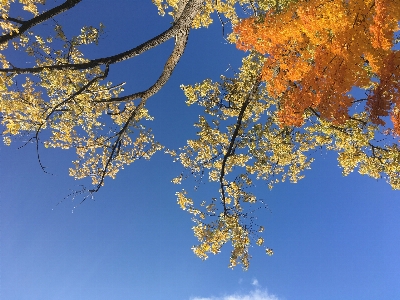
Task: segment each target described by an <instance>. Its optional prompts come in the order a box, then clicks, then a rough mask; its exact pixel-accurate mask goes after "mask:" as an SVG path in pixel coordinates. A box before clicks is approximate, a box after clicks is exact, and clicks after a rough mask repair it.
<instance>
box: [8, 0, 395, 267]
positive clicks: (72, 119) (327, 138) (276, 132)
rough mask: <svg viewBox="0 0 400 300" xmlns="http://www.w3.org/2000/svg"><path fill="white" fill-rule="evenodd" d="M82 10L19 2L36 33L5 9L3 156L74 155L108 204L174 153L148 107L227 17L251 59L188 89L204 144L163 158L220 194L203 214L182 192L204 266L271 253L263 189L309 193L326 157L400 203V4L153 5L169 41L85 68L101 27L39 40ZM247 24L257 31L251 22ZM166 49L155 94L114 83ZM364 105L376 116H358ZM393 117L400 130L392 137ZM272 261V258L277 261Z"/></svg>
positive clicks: (275, 0)
mask: <svg viewBox="0 0 400 300" xmlns="http://www.w3.org/2000/svg"><path fill="white" fill-rule="evenodd" d="M81 1H82V0H66V1H65V2H64V3H62V4H60V5H58V6H56V7H53V8H52V9H49V10H44V9H42V7H41V6H40V5H39V4H44V1H41V0H19V3H20V7H22V8H23V9H24V10H26V11H28V12H29V13H30V14H32V15H33V17H32V18H30V19H29V18H13V17H11V16H9V11H10V4H11V3H13V2H14V1H11V0H6V1H2V2H1V4H0V9H1V14H2V15H1V18H0V26H1V28H2V36H0V47H1V50H2V52H1V54H0V63H1V65H0V67H1V68H0V92H1V98H0V113H1V116H2V120H1V124H2V126H3V132H2V135H3V140H4V143H5V144H6V145H10V143H11V142H12V140H13V139H14V138H15V137H17V136H21V135H26V136H29V137H30V140H31V141H34V142H35V143H36V148H37V152H38V158H39V162H40V156H39V146H40V145H41V144H43V145H44V146H45V147H53V148H61V149H71V148H72V149H75V151H76V153H77V159H76V160H75V161H74V162H73V167H72V168H70V175H71V176H73V177H75V178H77V179H78V178H79V179H80V178H87V177H89V178H91V179H92V183H93V188H92V189H91V190H89V192H90V194H92V193H94V192H97V191H98V190H99V189H100V188H101V186H103V184H104V180H105V178H106V177H111V178H115V176H116V174H117V173H118V171H119V170H121V169H122V168H124V166H125V165H129V164H131V163H133V162H134V161H136V160H137V159H140V158H145V159H149V158H151V156H152V155H153V154H154V153H155V152H156V151H159V150H161V149H162V148H163V146H162V145H160V144H159V143H158V142H157V141H156V140H155V137H154V136H153V134H152V133H151V130H150V129H148V128H146V127H145V125H144V124H145V121H146V120H151V119H152V117H151V115H150V114H149V112H148V110H147V108H146V104H147V101H148V99H149V98H151V96H152V95H154V94H155V93H157V92H158V91H159V90H160V89H161V88H162V87H163V85H164V84H165V83H166V82H167V81H168V80H169V78H170V76H171V74H172V72H173V70H174V68H175V66H176V64H177V63H178V61H179V59H180V58H181V56H182V55H183V52H184V50H185V48H186V42H187V39H188V37H189V34H190V32H191V30H192V28H199V27H207V26H208V25H209V24H211V22H212V17H211V15H212V14H213V13H216V15H217V17H218V19H219V20H220V21H221V22H222V26H224V25H226V24H228V23H229V24H231V25H233V26H235V28H234V32H233V34H230V35H229V37H228V40H229V41H231V42H236V43H237V45H238V47H239V48H241V49H243V50H250V54H249V55H248V56H247V57H246V58H244V59H243V62H242V67H241V68H240V70H239V72H238V73H234V74H233V75H232V76H231V77H228V76H222V77H221V80H220V81H218V82H215V81H212V80H209V79H207V80H204V81H203V82H201V83H198V84H195V85H193V86H191V85H188V86H182V89H183V91H184V94H185V96H186V98H187V104H188V105H193V104H197V105H200V106H201V107H202V108H203V109H204V113H203V115H201V116H200V118H199V121H198V122H197V123H196V124H195V126H196V127H197V128H198V133H197V138H195V139H191V140H188V141H187V145H186V146H184V147H183V148H181V149H180V151H179V152H178V153H176V152H175V151H171V150H167V151H166V152H169V153H171V154H172V155H173V156H175V159H176V160H179V161H180V163H181V164H182V166H183V167H184V168H185V170H186V171H185V172H183V173H182V174H180V175H179V176H178V177H176V178H174V179H173V182H174V183H175V184H179V183H181V181H182V180H183V179H187V178H188V177H190V176H193V175H194V177H195V178H196V179H198V180H203V179H204V177H206V178H208V180H209V181H210V182H211V184H214V185H216V186H217V188H218V192H217V193H216V195H215V197H212V198H211V199H210V200H208V201H202V202H201V203H198V201H196V200H194V199H192V197H191V195H188V192H187V191H186V190H184V189H183V190H181V191H179V192H177V194H176V195H177V202H178V204H179V206H180V207H181V208H182V209H183V210H186V211H188V212H189V213H190V214H192V215H193V221H194V222H195V225H194V227H193V231H194V234H195V236H196V237H197V239H198V241H199V243H198V245H196V246H194V247H193V251H194V253H195V254H196V255H197V256H199V257H200V258H202V259H206V258H207V257H208V255H209V254H210V253H212V254H217V253H219V252H220V251H221V248H222V246H223V245H225V244H227V243H231V244H232V252H231V257H230V267H234V266H236V265H238V264H242V266H243V268H244V269H247V268H248V267H249V262H250V258H251V256H250V254H249V249H250V246H251V245H252V244H256V245H258V246H263V245H264V238H263V237H262V232H263V231H264V227H263V226H262V225H259V224H257V222H256V214H255V213H256V212H257V210H258V209H259V208H265V207H266V204H265V203H264V202H263V201H262V200H261V199H259V198H257V197H256V195H255V193H254V182H255V181H256V180H258V179H261V180H264V181H266V182H268V185H269V187H270V188H272V187H273V186H274V184H276V183H278V182H283V181H287V180H289V181H290V182H293V183H296V182H298V181H299V180H300V179H302V178H303V177H304V171H305V170H306V169H309V168H310V167H311V164H312V162H313V159H314V158H313V157H314V154H315V153H316V151H318V150H319V149H321V148H325V149H328V150H332V151H335V152H337V153H338V162H339V165H340V166H341V167H342V168H343V174H344V175H347V174H349V173H350V172H352V171H354V170H357V171H358V172H359V173H361V174H366V175H368V176H371V177H373V178H380V177H384V178H386V180H387V181H388V182H389V184H390V185H391V186H392V187H393V188H394V189H400V180H399V175H400V151H399V146H398V141H396V139H395V138H394V137H395V136H396V135H395V134H397V135H399V133H400V119H399V118H400V117H399V116H400V112H399V109H400V108H399V107H400V106H399V105H400V104H399V90H398V81H399V64H400V56H399V52H398V51H397V50H393V44H394V39H393V34H394V32H395V31H396V30H398V29H397V23H398V20H399V13H400V12H399V9H398V7H399V4H400V3H398V0H376V1H372V0H371V1H370V0H365V1H361V0H354V1H338V0H330V1H323V0H308V1H306V0H292V1H290V0H259V1H252V0H218V1H215V0H205V1H203V0H153V3H154V4H155V5H156V6H157V7H158V9H159V13H160V14H162V15H163V14H165V13H166V12H168V13H169V14H170V15H172V17H173V19H174V21H173V23H172V25H171V27H170V28H168V29H167V30H165V31H164V32H162V33H161V34H159V35H157V36H156V37H154V38H152V39H150V40H148V41H146V42H144V43H142V44H141V45H139V46H136V47H134V48H131V49H128V50H126V51H124V52H121V53H116V54H114V55H112V56H108V57H101V58H96V59H88V58H86V57H85V53H84V49H85V45H89V44H95V45H97V44H99V37H100V36H101V34H102V32H103V25H102V24H100V25H99V26H85V27H83V28H82V29H81V31H80V33H78V34H76V35H75V36H72V37H68V36H67V34H65V32H64V30H63V27H62V26H61V25H60V24H58V23H57V22H56V21H53V24H54V27H53V30H54V31H53V32H50V33H47V36H42V35H40V34H38V33H37V32H34V31H33V29H34V27H35V26H36V25H37V24H41V23H44V22H48V21H49V20H51V19H53V18H55V17H56V16H57V15H58V14H61V13H63V12H64V11H67V10H69V9H70V8H71V7H73V6H75V5H78V4H79V2H81ZM246 13H247V14H250V15H252V17H251V18H248V19H244V20H241V19H240V18H242V17H243V15H246ZM169 39H174V40H175V45H174V48H173V50H172V52H171V54H170V56H169V57H168V59H167V60H166V62H165V65H164V69H163V71H162V73H161V74H160V76H159V78H158V79H157V80H156V81H155V82H154V83H153V84H152V85H151V86H150V87H149V88H148V89H146V90H143V91H139V92H136V93H133V94H130V95H123V93H124V90H123V85H124V83H119V84H112V83H111V82H110V81H108V76H109V75H110V72H111V71H110V66H111V65H113V64H116V63H121V62H124V61H126V60H128V59H132V58H134V57H136V56H138V55H140V54H142V53H144V52H146V51H148V50H150V49H152V48H154V47H157V46H158V45H161V44H163V43H164V42H166V41H168V40H169ZM11 51H16V52H18V53H19V54H20V55H25V56H28V57H30V58H31V61H33V66H32V67H29V68H21V67H18V66H15V65H14V64H12V62H11V61H9V58H8V57H9V56H8V54H9V53H10V52H11ZM17 79H18V80H17ZM18 82H19V83H18ZM21 82H22V84H20V83H21ZM354 86H358V87H361V88H364V89H365V90H366V92H367V97H366V98H365V99H354V98H352V97H351V96H349V95H348V93H349V92H350V91H351V89H352V87H354ZM362 101H364V102H366V104H365V105H361V106H358V108H355V107H354V106H353V104H354V103H362ZM350 108H351V111H352V112H351V113H350V112H349V111H350ZM389 114H390V116H391V119H392V122H393V129H392V128H391V127H384V126H385V122H386V121H387V120H386V119H388V118H387V116H388V115H389ZM396 138H397V137H396ZM42 167H43V166H42ZM43 168H44V167H43ZM265 251H266V253H267V254H269V255H272V254H273V251H272V249H271V248H269V247H267V248H265Z"/></svg>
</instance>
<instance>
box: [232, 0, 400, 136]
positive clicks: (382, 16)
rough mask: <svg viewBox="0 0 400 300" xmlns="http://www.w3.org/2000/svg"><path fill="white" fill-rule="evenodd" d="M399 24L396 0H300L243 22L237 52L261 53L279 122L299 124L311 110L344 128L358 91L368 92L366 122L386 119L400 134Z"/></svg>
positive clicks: (380, 122) (399, 7)
mask: <svg viewBox="0 0 400 300" xmlns="http://www.w3.org/2000/svg"><path fill="white" fill-rule="evenodd" d="M399 19H400V1H399V0H375V1H374V0H351V1H342V0H331V1H327V0H300V1H298V2H297V3H296V4H293V5H291V6H289V8H288V9H286V10H285V11H276V10H275V11H274V10H271V11H268V12H267V13H266V14H265V15H264V16H262V17H251V18H248V19H245V20H243V21H242V22H241V23H240V24H239V25H238V26H236V28H235V31H234V32H235V34H237V36H238V40H237V47H238V48H240V49H242V50H250V49H253V50H256V51H258V52H260V53H262V54H265V55H266V56H267V59H266V62H265V64H264V67H263V71H262V79H263V80H264V81H265V82H267V85H268V92H269V95H270V96H272V97H279V98H280V99H281V103H280V104H281V106H280V112H279V119H280V122H281V124H284V125H295V126H300V125H302V124H303V120H304V116H303V113H304V112H305V111H306V110H307V109H309V108H312V109H313V110H315V111H317V112H318V113H319V114H320V116H321V117H323V118H325V119H326V120H329V121H332V122H333V123H336V124H343V122H344V121H346V120H347V119H348V118H349V114H348V112H349V109H350V107H351V106H352V105H353V104H354V103H355V100H356V99H354V98H353V97H352V96H351V95H350V94H349V93H350V91H351V89H352V88H353V87H354V86H356V87H360V88H363V89H365V90H366V94H367V96H366V97H365V99H364V100H366V107H365V109H366V111H367V112H368V114H369V116H370V119H371V121H372V122H373V123H375V124H377V125H385V117H387V116H389V115H390V117H391V120H392V122H393V129H394V132H395V133H396V134H397V135H400V113H399V112H400V97H399V96H400V94H399V77H400V68H399V66H400V53H399V51H398V50H395V49H394V43H395V42H394V40H395V39H394V35H395V33H396V31H398V30H399V27H398V21H399ZM359 100H360V99H358V101H359ZM358 101H357V102H358Z"/></svg>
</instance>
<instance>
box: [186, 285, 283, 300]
mask: <svg viewBox="0 0 400 300" xmlns="http://www.w3.org/2000/svg"><path fill="white" fill-rule="evenodd" d="M253 282H254V280H253ZM257 283H258V282H257ZM190 300H279V298H278V297H276V296H275V295H271V294H268V292H267V291H261V290H259V289H257V290H255V291H251V292H250V293H249V294H232V295H225V296H222V297H214V296H212V297H206V298H199V297H194V298H190Z"/></svg>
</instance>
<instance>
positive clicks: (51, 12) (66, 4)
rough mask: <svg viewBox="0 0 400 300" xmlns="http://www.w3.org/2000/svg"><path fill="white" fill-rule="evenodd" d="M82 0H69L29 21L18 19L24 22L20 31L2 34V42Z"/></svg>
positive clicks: (0, 38)
mask: <svg viewBox="0 0 400 300" xmlns="http://www.w3.org/2000/svg"><path fill="white" fill-rule="evenodd" d="M81 1H82V0H67V1H65V2H64V3H63V4H61V5H59V6H56V7H54V8H52V9H50V10H49V11H46V12H44V13H42V14H40V15H38V16H36V17H34V18H32V19H30V20H28V21H23V22H21V21H20V20H18V23H22V25H21V26H20V27H18V32H10V33H8V34H5V35H3V36H1V37H0V44H3V43H6V42H8V41H10V40H12V39H14V38H16V37H17V36H20V35H22V34H23V33H24V32H26V31H27V30H29V29H30V28H32V27H34V26H36V25H38V24H40V23H43V22H45V21H47V20H49V19H51V18H53V17H54V16H56V15H58V14H60V13H62V12H64V11H66V10H69V9H71V8H72V7H74V6H75V5H77V4H78V3H79V2H81ZM9 19H10V21H13V22H17V21H16V19H11V18H9Z"/></svg>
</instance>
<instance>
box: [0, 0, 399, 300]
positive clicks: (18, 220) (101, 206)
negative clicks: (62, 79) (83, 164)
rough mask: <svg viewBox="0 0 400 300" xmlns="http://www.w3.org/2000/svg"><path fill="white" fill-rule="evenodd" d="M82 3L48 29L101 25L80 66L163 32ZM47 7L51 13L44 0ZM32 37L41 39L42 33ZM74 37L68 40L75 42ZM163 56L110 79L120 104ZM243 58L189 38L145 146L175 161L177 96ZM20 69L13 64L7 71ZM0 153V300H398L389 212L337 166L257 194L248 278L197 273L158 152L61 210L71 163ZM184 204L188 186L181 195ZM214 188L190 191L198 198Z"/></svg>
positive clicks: (186, 220) (385, 200) (118, 11)
mask: <svg viewBox="0 0 400 300" xmlns="http://www.w3.org/2000/svg"><path fill="white" fill-rule="evenodd" d="M109 3H110V1H105V0H85V1H83V3H81V4H79V5H78V6H77V7H76V8H74V9H73V10H71V11H69V12H68V13H66V14H65V15H64V16H63V17H62V18H59V21H60V22H61V23H62V24H66V26H67V27H66V28H68V31H69V33H70V34H73V33H74V32H75V33H76V32H77V30H79V28H80V26H83V25H91V24H93V25H97V24H98V23H99V22H102V23H104V25H105V26H106V27H105V30H106V33H105V35H104V39H102V40H101V42H100V45H99V46H98V47H96V48H90V49H88V52H87V53H88V56H89V57H93V58H94V57H100V56H104V55H109V54H112V53H114V52H116V51H123V50H126V49H128V48H131V47H132V46H134V45H138V44H140V43H141V42H144V41H145V40H147V39H148V38H151V37H153V36H154V35H155V34H158V33H160V32H162V31H163V30H165V29H166V28H168V26H169V25H170V22H171V19H170V18H169V17H160V16H158V14H157V10H156V8H155V6H154V5H153V4H152V3H151V1H150V0H144V1H128V0H118V1H113V4H112V7H110V6H109ZM48 4H49V5H53V2H51V1H48ZM42 29H45V27H42ZM74 30H75V31H74ZM172 43H173V42H172V41H171V42H170V43H167V44H166V45H163V46H162V47H159V48H156V49H154V50H152V51H150V52H149V53H146V54H144V55H143V56H140V57H138V58H135V59H133V60H131V61H129V62H127V63H123V64H120V65H116V66H112V67H111V69H110V79H111V80H112V81H113V82H114V83H119V82H121V81H126V82H127V84H126V85H125V90H126V94H128V93H131V92H134V91H138V90H141V89H143V88H146V87H148V86H149V85H150V84H151V83H152V82H153V81H154V80H155V79H156V78H157V77H158V74H159V73H160V72H161V70H162V67H163V64H164V61H165V58H166V57H167V56H168V54H169V51H170V50H171V49H172V46H173V44H172ZM243 55H244V54H243V53H241V52H239V51H237V50H236V49H235V47H234V46H233V45H228V44H226V42H225V41H224V39H223V37H222V29H221V25H220V24H219V22H218V21H216V22H215V24H213V25H212V26H210V28H208V29H200V30H195V31H193V32H192V33H191V35H190V38H189V44H188V47H187V50H186V51H185V54H184V56H183V58H182V60H181V61H180V63H179V65H178V67H177V69H176V71H175V72H174V74H173V77H172V78H171V80H170V81H169V82H168V83H167V84H166V86H165V87H164V88H163V89H162V90H161V92H159V93H158V94H157V95H155V96H154V97H153V98H152V99H151V100H150V102H149V106H148V107H149V110H150V113H151V114H152V115H153V116H154V117H155V120H154V121H153V122H152V124H151V126H152V128H153V130H154V133H155V135H156V138H157V139H158V140H159V141H160V142H161V143H163V144H164V145H166V146H167V147H169V148H175V149H176V148H178V147H181V146H183V145H184V144H185V142H186V140H187V139H189V138H193V137H194V134H195V132H196V128H194V127H193V126H192V125H193V123H194V122H196V121H197V120H198V115H199V113H200V110H199V109H198V108H196V107H190V108H188V107H187V106H186V104H185V102H184V101H185V98H184V95H183V93H182V91H181V90H180V89H179V85H180V84H193V83H195V82H199V81H201V80H203V79H205V78H212V79H215V80H216V79H218V78H219V75H221V74H224V72H225V70H226V69H228V68H229V66H232V67H233V68H237V67H238V66H239V65H240V59H241V57H242V56H243ZM19 63H20V64H21V65H22V64H24V62H23V61H20V62H19ZM18 146H20V144H18V143H14V144H12V145H11V146H10V147H6V146H3V145H0V164H1V166H2V168H1V171H0V172H1V173H0V176H1V177H0V178H1V181H0V201H1V202H0V205H1V206H0V222H1V223H0V226H1V227H0V229H1V233H0V234H1V245H0V256H1V261H0V268H1V269H0V271H1V278H0V280H1V281H0V299H9V300H14V299H15V300H25V299H27V300H28V299H29V300H32V299H60V300H67V299H71V300H72V299H74V300H75V299H100V300H102V299H150V300H152V299H154V300H155V299H179V300H200V299H201V300H211V299H212V300H283V299H285V300H301V299H307V300H314V299H315V300H317V299H318V300H319V299H326V300H328V299H371V300H372V299H389V300H390V299H399V297H400V285H399V282H400V256H399V253H400V222H399V220H398V216H399V215H400V199H399V195H400V194H399V192H396V191H392V190H391V188H390V186H389V185H388V184H386V183H385V182H384V180H380V181H376V180H373V179H370V178H366V177H364V176H361V175H359V174H355V173H353V174H351V175H349V176H348V177H343V176H342V175H341V170H340V169H339V167H338V166H337V161H336V155H335V154H334V153H326V152H325V151H321V153H318V154H317V155H316V162H315V163H314V164H313V166H312V170H310V171H308V172H307V173H306V174H305V175H306V178H305V179H303V180H302V181H300V182H299V183H298V184H289V183H284V184H278V185H276V187H275V188H274V189H273V190H272V191H269V189H268V187H267V185H266V184H265V183H263V182H257V183H256V184H257V195H258V196H259V197H260V198H262V199H264V201H265V202H266V203H267V204H268V207H269V210H264V211H262V210H260V211H259V216H258V217H259V223H262V224H264V225H265V235H264V238H265V240H266V244H267V245H268V246H270V247H271V248H273V249H274V252H275V254H274V255H273V256H272V257H269V256H267V255H265V252H264V250H263V248H259V247H253V248H252V249H251V255H252V256H253V258H252V260H251V265H250V268H249V270H248V271H246V272H244V271H242V269H241V268H240V267H237V268H236V269H234V270H231V269H229V268H228V263H229V252H230V248H229V246H227V247H224V248H223V249H222V253H221V254H219V255H216V256H211V257H210V258H209V259H207V260H206V261H201V260H200V259H198V258H197V257H195V256H194V254H193V253H192V251H191V249H190V248H191V246H192V245H194V244H195V243H196V239H195V237H194V236H193V233H192V230H191V227H192V226H193V223H192V221H191V220H190V215H189V214H187V213H185V212H183V211H182V210H181V209H180V208H179V206H178V205H177V204H176V198H175V192H176V191H177V190H180V189H181V186H178V187H177V186H174V185H173V184H172V183H171V182H170V181H171V179H172V178H173V177H175V176H177V175H178V174H179V173H180V172H181V168H180V165H178V164H177V163H173V162H172V161H171V158H170V157H169V156H167V155H162V154H161V153H159V154H157V155H155V156H154V157H153V158H152V159H151V160H150V161H138V162H136V163H134V164H133V165H131V166H129V167H128V168H126V169H125V170H123V171H121V172H120V173H119V174H118V175H117V179H116V180H108V181H106V185H105V187H104V188H102V190H101V191H100V192H99V193H98V194H97V195H96V197H95V199H94V200H92V199H88V200H87V201H85V202H84V203H83V204H82V205H79V206H78V205H77V204H78V203H79V201H80V199H79V198H77V199H75V200H73V199H71V198H67V199H65V200H64V201H62V202H61V203H60V204H58V205H57V203H59V201H60V200H62V199H63V198H64V197H65V196H66V195H67V194H68V193H69V192H70V190H74V189H79V184H81V183H84V182H80V181H75V180H73V179H72V178H70V177H68V167H70V162H71V160H73V159H74V153H73V152H67V151H61V150H42V152H41V154H42V160H43V163H44V165H45V166H46V167H47V170H49V172H51V173H53V174H54V175H49V174H45V173H43V171H42V170H41V168H40V166H39V164H38V162H37V159H36V152H35V148H34V146H33V145H28V146H26V147H24V148H22V149H19V150H17V147H18ZM184 187H185V188H187V189H188V190H189V191H191V189H193V187H191V186H190V185H187V186H184ZM214 188H215V186H212V185H209V184H207V183H205V184H203V185H201V186H200V188H199V191H198V192H197V194H198V197H199V198H201V197H202V195H203V194H204V195H205V194H207V193H208V192H209V190H210V189H214Z"/></svg>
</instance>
